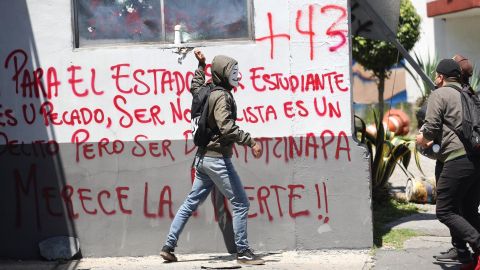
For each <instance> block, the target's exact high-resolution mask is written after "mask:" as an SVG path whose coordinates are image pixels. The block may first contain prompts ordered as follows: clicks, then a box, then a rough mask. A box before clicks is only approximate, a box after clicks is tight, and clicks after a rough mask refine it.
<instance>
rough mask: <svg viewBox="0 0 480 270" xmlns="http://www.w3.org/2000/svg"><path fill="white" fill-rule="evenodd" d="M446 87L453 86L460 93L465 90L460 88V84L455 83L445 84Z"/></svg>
mask: <svg viewBox="0 0 480 270" xmlns="http://www.w3.org/2000/svg"><path fill="white" fill-rule="evenodd" d="M445 87H450V88H453V89H455V90H457V91H458V92H460V93H461V92H462V91H463V89H462V88H460V87H458V86H456V85H454V84H447V85H445Z"/></svg>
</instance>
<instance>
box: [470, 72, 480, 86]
mask: <svg viewBox="0 0 480 270" xmlns="http://www.w3.org/2000/svg"><path fill="white" fill-rule="evenodd" d="M470 85H471V86H472V89H473V90H475V91H476V92H478V91H479V89H478V86H479V85H480V72H479V71H478V68H477V66H473V75H472V77H471V78H470Z"/></svg>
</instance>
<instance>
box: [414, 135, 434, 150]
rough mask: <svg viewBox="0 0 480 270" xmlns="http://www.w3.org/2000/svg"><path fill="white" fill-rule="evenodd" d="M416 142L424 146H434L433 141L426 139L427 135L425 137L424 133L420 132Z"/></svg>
mask: <svg viewBox="0 0 480 270" xmlns="http://www.w3.org/2000/svg"><path fill="white" fill-rule="evenodd" d="M416 143H417V144H418V145H420V146H421V147H423V148H429V147H430V146H432V144H433V141H429V140H427V139H425V137H423V133H421V132H420V133H419V134H418V135H417V137H416Z"/></svg>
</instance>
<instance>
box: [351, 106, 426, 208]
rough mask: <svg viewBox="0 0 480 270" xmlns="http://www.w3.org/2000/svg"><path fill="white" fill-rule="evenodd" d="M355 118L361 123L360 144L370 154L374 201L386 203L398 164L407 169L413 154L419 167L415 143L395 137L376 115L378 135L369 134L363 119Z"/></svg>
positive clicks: (357, 126) (357, 131) (359, 131)
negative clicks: (389, 181) (390, 180)
mask: <svg viewBox="0 0 480 270" xmlns="http://www.w3.org/2000/svg"><path fill="white" fill-rule="evenodd" d="M374 115H375V114H374ZM355 118H356V119H357V120H358V122H359V125H357V124H356V125H355V126H356V134H357V138H358V140H360V142H362V143H364V144H366V146H367V148H368V151H369V153H370V165H371V171H372V196H373V200H374V201H377V202H380V201H384V200H386V199H388V197H389V193H388V179H389V178H390V176H391V175H392V173H393V171H394V169H395V167H396V166H397V164H400V163H401V164H402V165H403V167H404V168H407V167H408V165H409V163H410V160H411V157H412V153H413V155H414V157H415V161H416V163H417V166H419V158H418V154H417V152H416V150H415V142H414V141H413V140H409V139H405V138H400V137H398V136H395V134H394V133H393V132H390V131H388V130H387V131H385V128H384V127H383V124H381V122H380V120H379V119H378V118H377V117H376V115H375V126H376V127H377V132H376V134H372V133H371V132H367V129H366V125H365V122H364V121H363V119H361V118H360V117H358V116H355ZM358 122H356V123H358Z"/></svg>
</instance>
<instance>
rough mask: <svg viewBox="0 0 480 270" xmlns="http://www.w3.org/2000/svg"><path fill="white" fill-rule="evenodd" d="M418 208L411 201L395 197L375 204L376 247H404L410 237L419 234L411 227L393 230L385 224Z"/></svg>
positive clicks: (374, 230) (374, 242)
mask: <svg viewBox="0 0 480 270" xmlns="http://www.w3.org/2000/svg"><path fill="white" fill-rule="evenodd" d="M418 212H419V211H418V208H417V207H416V206H415V205H414V204H411V203H405V202H399V201H396V200H393V199H390V200H387V201H386V202H383V203H374V204H373V244H374V247H375V248H381V247H383V246H388V247H394V248H402V247H403V243H404V242H405V241H406V240H408V239H409V238H412V237H415V236H419V235H420V234H419V233H418V232H416V231H413V230H409V229H399V230H391V229H388V228H385V225H386V224H388V223H390V222H392V221H395V220H397V219H399V218H402V217H405V216H409V215H412V214H415V213H418Z"/></svg>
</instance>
